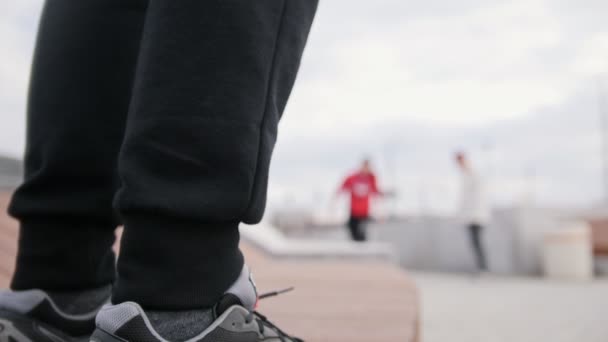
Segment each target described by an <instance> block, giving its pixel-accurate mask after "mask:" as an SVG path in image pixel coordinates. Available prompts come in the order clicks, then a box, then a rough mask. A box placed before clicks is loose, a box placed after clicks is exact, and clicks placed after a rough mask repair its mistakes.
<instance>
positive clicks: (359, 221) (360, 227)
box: [348, 215, 369, 242]
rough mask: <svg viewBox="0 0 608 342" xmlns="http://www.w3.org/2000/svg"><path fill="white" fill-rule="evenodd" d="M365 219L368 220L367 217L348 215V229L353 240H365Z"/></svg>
mask: <svg viewBox="0 0 608 342" xmlns="http://www.w3.org/2000/svg"><path fill="white" fill-rule="evenodd" d="M367 221H369V218H367V217H357V216H353V215H351V216H350V218H349V219H348V230H349V231H350V237H351V239H353V241H356V242H365V241H367Z"/></svg>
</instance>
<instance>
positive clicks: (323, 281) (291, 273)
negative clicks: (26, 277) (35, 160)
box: [0, 193, 420, 342]
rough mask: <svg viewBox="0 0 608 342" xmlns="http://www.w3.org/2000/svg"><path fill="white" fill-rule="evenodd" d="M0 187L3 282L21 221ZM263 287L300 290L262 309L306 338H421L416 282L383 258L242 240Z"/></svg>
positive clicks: (355, 341) (337, 341)
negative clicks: (313, 256) (291, 251)
mask: <svg viewBox="0 0 608 342" xmlns="http://www.w3.org/2000/svg"><path fill="white" fill-rule="evenodd" d="M7 201H8V195H7V194H2V193H0V288H3V287H6V286H7V285H8V283H9V279H10V277H11V274H12V272H13V267H14V255H15V252H16V240H17V235H18V233H17V231H18V230H17V224H16V222H15V221H14V220H12V219H10V218H8V217H7V216H6V215H4V212H5V207H6V204H7ZM241 248H242V249H243V253H244V254H245V255H246V258H247V262H248V264H249V265H250V266H251V267H252V268H253V270H254V273H255V277H256V282H257V284H258V287H259V289H260V290H261V291H262V292H263V291H267V290H276V289H281V288H285V287H289V286H292V285H293V286H295V287H296V291H294V292H292V293H289V294H285V295H283V296H281V297H278V298H270V299H267V300H264V301H262V302H261V305H260V310H261V311H262V312H263V313H265V314H267V315H268V316H269V317H271V318H272V320H273V321H274V322H275V323H277V324H278V325H279V326H281V327H282V328H284V329H285V330H286V331H289V332H293V333H294V335H296V336H300V337H302V338H304V339H305V340H306V341H307V342H322V341H323V342H325V341H326V342H372V341H373V342H397V341H398V342H415V341H418V339H417V337H418V322H419V317H418V314H419V312H420V310H419V302H418V293H417V290H416V287H415V285H414V283H413V282H412V281H411V279H410V278H409V277H408V276H407V275H406V273H405V272H404V271H403V270H401V269H400V268H398V267H397V266H395V265H392V264H389V263H386V262H381V261H361V260H359V261H356V260H335V259H325V260H306V261H303V260H302V261H297V260H288V261H287V260H284V261H281V260H276V259H270V258H268V257H267V256H266V255H264V254H263V253H261V252H259V251H258V250H256V249H255V248H252V247H251V246H249V245H246V244H243V245H242V246H241Z"/></svg>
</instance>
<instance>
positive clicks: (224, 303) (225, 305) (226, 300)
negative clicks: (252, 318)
mask: <svg viewBox="0 0 608 342" xmlns="http://www.w3.org/2000/svg"><path fill="white" fill-rule="evenodd" d="M235 305H240V306H243V302H241V300H240V299H239V297H237V296H236V295H234V294H232V293H227V294H225V295H224V296H222V298H221V299H220V301H219V302H218V303H217V304H216V305H215V314H216V315H217V316H221V315H222V314H223V313H224V312H226V310H228V309H230V308H231V307H233V306H235Z"/></svg>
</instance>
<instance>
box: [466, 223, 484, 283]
mask: <svg viewBox="0 0 608 342" xmlns="http://www.w3.org/2000/svg"><path fill="white" fill-rule="evenodd" d="M469 234H470V238H471V247H472V248H473V253H474V256H475V264H476V266H477V269H478V270H481V271H485V270H486V262H485V256H484V253H483V247H482V242H481V226H480V225H479V224H476V223H473V224H470V225H469Z"/></svg>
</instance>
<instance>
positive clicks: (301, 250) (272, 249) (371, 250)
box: [241, 223, 397, 262]
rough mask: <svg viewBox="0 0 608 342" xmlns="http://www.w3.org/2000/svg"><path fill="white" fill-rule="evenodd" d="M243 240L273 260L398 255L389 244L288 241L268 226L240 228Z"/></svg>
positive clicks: (387, 258)
mask: <svg viewBox="0 0 608 342" xmlns="http://www.w3.org/2000/svg"><path fill="white" fill-rule="evenodd" d="M241 238H242V239H243V240H244V241H246V242H248V243H249V244H251V245H253V246H255V247H257V248H258V249H260V250H262V251H263V252H264V253H267V254H269V255H270V256H273V257H281V258H311V259H322V258H332V259H336V258H337V259H371V260H385V261H391V262H396V261H397V254H396V253H395V251H394V249H393V247H392V246H391V245H390V244H388V243H383V242H366V243H355V242H351V241H332V240H320V239H294V238H287V237H286V236H285V235H283V233H281V232H280V231H279V230H278V229H277V228H275V227H273V226H272V225H269V224H267V223H262V224H259V225H256V226H247V225H241Z"/></svg>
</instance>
